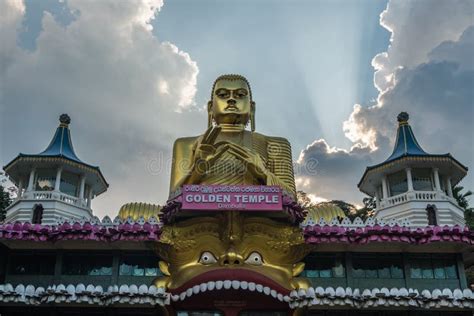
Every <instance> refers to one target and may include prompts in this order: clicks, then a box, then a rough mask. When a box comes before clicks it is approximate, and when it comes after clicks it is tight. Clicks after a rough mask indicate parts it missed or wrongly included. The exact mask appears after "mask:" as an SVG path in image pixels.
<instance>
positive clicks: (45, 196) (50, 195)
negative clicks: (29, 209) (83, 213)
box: [19, 191, 88, 208]
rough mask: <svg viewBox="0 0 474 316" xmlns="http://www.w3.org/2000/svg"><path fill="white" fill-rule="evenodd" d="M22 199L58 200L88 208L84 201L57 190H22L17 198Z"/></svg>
mask: <svg viewBox="0 0 474 316" xmlns="http://www.w3.org/2000/svg"><path fill="white" fill-rule="evenodd" d="M19 199H22V200H59V201H61V202H64V203H66V204H70V205H74V206H78V207H82V208H88V207H87V203H86V201H84V200H82V199H80V198H78V197H75V196H72V195H69V194H65V193H62V192H57V191H30V192H24V193H23V195H22V196H21V197H20V198H19Z"/></svg>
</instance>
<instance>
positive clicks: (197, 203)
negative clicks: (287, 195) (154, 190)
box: [182, 184, 283, 211]
mask: <svg viewBox="0 0 474 316" xmlns="http://www.w3.org/2000/svg"><path fill="white" fill-rule="evenodd" d="M182 193H183V202H182V203H183V205H182V209H183V210H206V211H222V210H236V211H281V210H282V208H283V207H282V190H281V188H280V187H279V186H266V185H197V184H190V185H184V186H183V188H182Z"/></svg>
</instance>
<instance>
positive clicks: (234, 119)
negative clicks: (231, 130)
mask: <svg viewBox="0 0 474 316" xmlns="http://www.w3.org/2000/svg"><path fill="white" fill-rule="evenodd" d="M207 110H208V118H209V121H208V125H209V126H211V125H212V124H213V122H214V123H216V124H217V125H219V124H232V125H244V126H245V125H247V123H248V122H249V121H251V123H252V131H253V130H255V120H254V117H255V102H253V100H252V91H251V90H250V84H249V82H248V81H247V79H246V78H245V77H243V76H241V75H234V74H231V75H222V76H219V77H218V78H217V79H216V81H214V85H213V87H212V94H211V100H210V101H209V102H208V108H207Z"/></svg>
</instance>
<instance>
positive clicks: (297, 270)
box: [293, 262, 304, 276]
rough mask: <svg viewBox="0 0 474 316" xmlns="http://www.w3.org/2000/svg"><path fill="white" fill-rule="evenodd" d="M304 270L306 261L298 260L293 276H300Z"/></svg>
mask: <svg viewBox="0 0 474 316" xmlns="http://www.w3.org/2000/svg"><path fill="white" fill-rule="evenodd" d="M303 270H304V262H298V263H295V264H293V276H298V275H300V274H301V272H303Z"/></svg>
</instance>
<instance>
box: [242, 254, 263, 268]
mask: <svg viewBox="0 0 474 316" xmlns="http://www.w3.org/2000/svg"><path fill="white" fill-rule="evenodd" d="M245 263H248V264H252V265H254V266H261V265H262V263H263V259H262V256H261V255H260V254H259V253H258V252H256V251H254V252H252V253H251V254H250V255H249V257H248V258H247V260H245Z"/></svg>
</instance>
